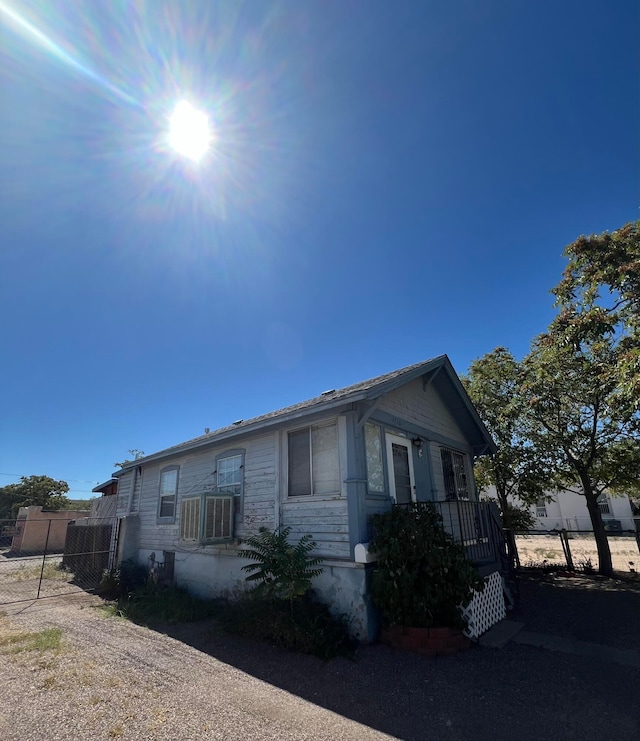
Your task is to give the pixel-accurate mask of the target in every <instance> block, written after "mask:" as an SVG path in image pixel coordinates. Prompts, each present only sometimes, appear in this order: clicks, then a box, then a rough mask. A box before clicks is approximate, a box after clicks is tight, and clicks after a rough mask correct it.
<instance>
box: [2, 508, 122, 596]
mask: <svg viewBox="0 0 640 741" xmlns="http://www.w3.org/2000/svg"><path fill="white" fill-rule="evenodd" d="M117 534H118V527H117V520H116V519H115V518H108V519H97V518H90V519H89V518H87V519H83V520H76V521H71V522H69V521H68V520H65V519H62V518H60V517H59V516H58V517H51V518H44V517H38V519H28V518H26V519H17V520H0V605H3V604H10V603H14V602H27V601H32V600H36V599H42V598H44V597H58V596H60V595H67V594H80V593H82V592H95V591H96V589H97V588H98V587H99V585H100V581H101V579H102V574H103V572H104V570H105V569H107V568H110V567H111V566H112V565H113V563H112V561H113V554H114V553H115V552H116V548H117Z"/></svg>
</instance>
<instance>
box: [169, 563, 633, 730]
mask: <svg viewBox="0 0 640 741" xmlns="http://www.w3.org/2000/svg"><path fill="white" fill-rule="evenodd" d="M521 595H522V599H521V606H520V608H519V610H518V614H517V615H516V617H517V618H518V619H520V620H523V621H525V623H526V627H527V629H528V630H535V631H540V632H547V633H553V632H554V631H555V632H556V634H558V635H565V636H570V637H573V638H577V639H580V640H590V641H594V640H595V641H598V642H601V643H608V644H609V645H614V646H621V647H625V648H640V646H639V645H638V636H637V635H635V632H636V631H637V625H638V622H637V618H638V615H639V614H640V612H639V610H638V607H639V605H640V602H639V600H640V594H639V593H638V591H636V590H635V589H629V588H626V587H620V586H619V585H618V587H617V588H616V587H615V586H612V584H611V583H604V582H598V581H597V580H594V579H589V578H584V577H579V578H577V579H575V580H574V581H572V582H569V581H568V580H565V581H564V582H562V583H560V582H558V581H557V580H554V579H549V578H548V577H542V578H539V579H531V578H526V579H523V580H522V582H521ZM156 630H159V631H161V632H163V633H166V634H167V635H169V636H171V637H173V638H175V639H177V640H179V641H182V642H184V643H186V644H189V645H191V646H193V647H194V648H196V649H198V650H199V651H202V652H204V653H206V654H209V655H210V656H212V657H215V658H216V659H218V660H219V661H222V662H224V663H226V664H229V665H231V666H234V667H236V668H238V669H240V670H241V671H243V672H246V673H247V674H250V675H251V676H253V677H256V678H258V679H260V680H262V681H264V682H268V683H269V684H271V685H274V686H276V687H279V688H280V689H282V690H285V691H286V692H290V693H292V694H294V695H297V696H299V697H301V698H303V699H305V700H308V701H309V702H312V703H315V704H317V705H320V706H322V707H325V708H327V709H329V710H331V711H333V712H335V713H338V714H339V715H342V716H344V717H347V718H350V719H352V720H355V721H358V722H360V723H363V724H365V725H367V726H369V727H372V728H375V729H377V730H380V731H383V732H385V733H388V734H390V735H391V736H394V737H396V738H401V739H406V740H407V741H419V740H423V739H485V738H486V739H489V738H490V739H492V740H498V739H513V738H514V737H516V736H517V737H518V739H519V741H525V740H526V739H547V738H548V739H554V741H557V739H574V738H575V739H582V738H589V739H610V738H613V737H616V736H618V735H621V736H622V735H624V736H630V737H634V736H635V737H638V734H639V733H640V724H639V720H638V717H637V712H636V708H637V691H636V690H637V687H638V685H639V683H640V672H639V671H638V670H637V669H634V668H631V667H621V666H618V665H614V664H610V663H608V662H604V661H596V660H591V659H586V658H583V657H578V656H570V655H567V654H560V653H553V652H549V651H545V650H543V649H537V648H532V647H529V646H516V645H514V644H510V645H509V646H507V647H506V648H504V649H502V650H492V649H483V648H479V647H477V646H476V647H474V648H472V649H471V650H469V651H466V652H464V653H462V654H459V655H457V656H453V657H446V658H437V659H427V658H423V657H419V656H414V655H412V654H408V653H402V652H398V651H394V650H392V649H390V648H388V647H386V646H381V645H373V646H363V647H361V648H360V649H359V651H358V655H357V658H356V660H355V661H349V660H347V659H335V660H332V661H329V662H322V661H321V660H319V659H316V658H315V657H310V656H302V655H298V654H293V653H290V652H288V651H284V650H281V649H278V648H275V647H272V646H269V645H265V644H263V643H258V642H253V641H250V640H246V639H240V638H236V637H233V636H229V635H226V634H224V633H223V632H222V631H221V630H220V629H219V628H218V627H217V626H216V625H215V624H213V623H210V622H206V623H197V624H183V625H179V626H157V627H156ZM632 636H633V639H632ZM629 642H631V643H633V645H630V643H629ZM596 688H597V691H596Z"/></svg>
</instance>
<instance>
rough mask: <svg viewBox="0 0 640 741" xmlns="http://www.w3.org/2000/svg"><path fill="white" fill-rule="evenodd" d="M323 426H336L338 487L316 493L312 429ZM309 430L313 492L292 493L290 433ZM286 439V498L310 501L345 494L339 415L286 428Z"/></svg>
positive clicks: (284, 460)
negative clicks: (330, 490)
mask: <svg viewBox="0 0 640 741" xmlns="http://www.w3.org/2000/svg"><path fill="white" fill-rule="evenodd" d="M323 427H334V428H335V431H336V469H337V470H336V473H337V478H336V481H337V484H338V486H337V488H336V490H335V491H332V492H329V493H326V492H325V493H323V494H315V493H314V491H313V443H312V438H311V431H312V430H314V429H321V428H323ZM303 431H307V432H308V434H309V467H310V472H309V474H310V483H311V492H310V493H309V494H290V493H289V492H290V486H291V480H290V479H291V477H290V474H289V435H291V434H293V433H296V432H303ZM283 432H284V441H283V446H282V448H283V473H284V478H285V486H284V487H283V493H284V498H285V499H286V500H287V501H294V502H296V501H298V502H302V501H308V500H309V499H312V498H313V499H318V500H322V499H327V500H330V499H341V498H343V497H344V496H345V492H344V486H343V481H342V475H341V471H342V470H343V467H344V461H343V459H342V455H341V450H342V448H341V445H340V440H341V439H342V437H341V436H342V432H341V425H340V418H339V417H333V418H332V419H328V420H322V421H320V422H315V423H309V424H306V425H303V426H301V427H295V428H292V429H288V430H284V431H283Z"/></svg>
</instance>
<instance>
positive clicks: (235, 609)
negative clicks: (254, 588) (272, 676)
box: [219, 592, 357, 660]
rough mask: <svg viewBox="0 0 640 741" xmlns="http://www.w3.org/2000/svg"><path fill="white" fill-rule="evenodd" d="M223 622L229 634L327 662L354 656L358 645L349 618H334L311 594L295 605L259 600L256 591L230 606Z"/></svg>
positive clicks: (261, 598) (286, 602)
mask: <svg viewBox="0 0 640 741" xmlns="http://www.w3.org/2000/svg"><path fill="white" fill-rule="evenodd" d="M219 619H220V622H221V624H222V625H223V627H224V628H225V629H226V630H227V631H228V632H229V633H234V634H235V635H240V636H245V637H248V638H253V639H254V640H261V641H269V642H270V643H273V644H275V645H276V646H279V647H281V648H286V649H289V650H292V651H298V652H300V653H305V654H312V655H314V656H319V657H320V658H322V659H325V660H327V659H332V658H334V657H336V656H348V657H351V656H353V652H354V650H355V647H356V645H357V642H356V641H355V640H354V639H353V638H351V636H350V635H349V622H348V621H347V619H346V618H345V617H344V616H340V617H335V616H334V615H332V614H331V612H330V611H329V608H328V607H327V606H326V605H324V604H322V603H321V602H318V601H316V600H314V599H313V597H312V596H311V594H310V593H309V592H307V593H306V594H305V595H304V596H302V597H299V598H297V599H295V600H293V602H291V601H290V600H286V599H270V598H267V597H259V596H256V595H255V592H252V593H250V594H248V595H247V596H246V597H244V598H242V599H241V600H239V601H237V602H234V603H231V604H229V605H227V607H226V608H225V609H224V611H222V613H221V614H220V615H219Z"/></svg>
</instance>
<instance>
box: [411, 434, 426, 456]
mask: <svg viewBox="0 0 640 741" xmlns="http://www.w3.org/2000/svg"><path fill="white" fill-rule="evenodd" d="M411 442H412V443H413V444H414V445H415V447H416V449H417V451H418V457H419V458H422V446H423V445H424V440H423V439H422V438H421V437H413V438H411Z"/></svg>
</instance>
